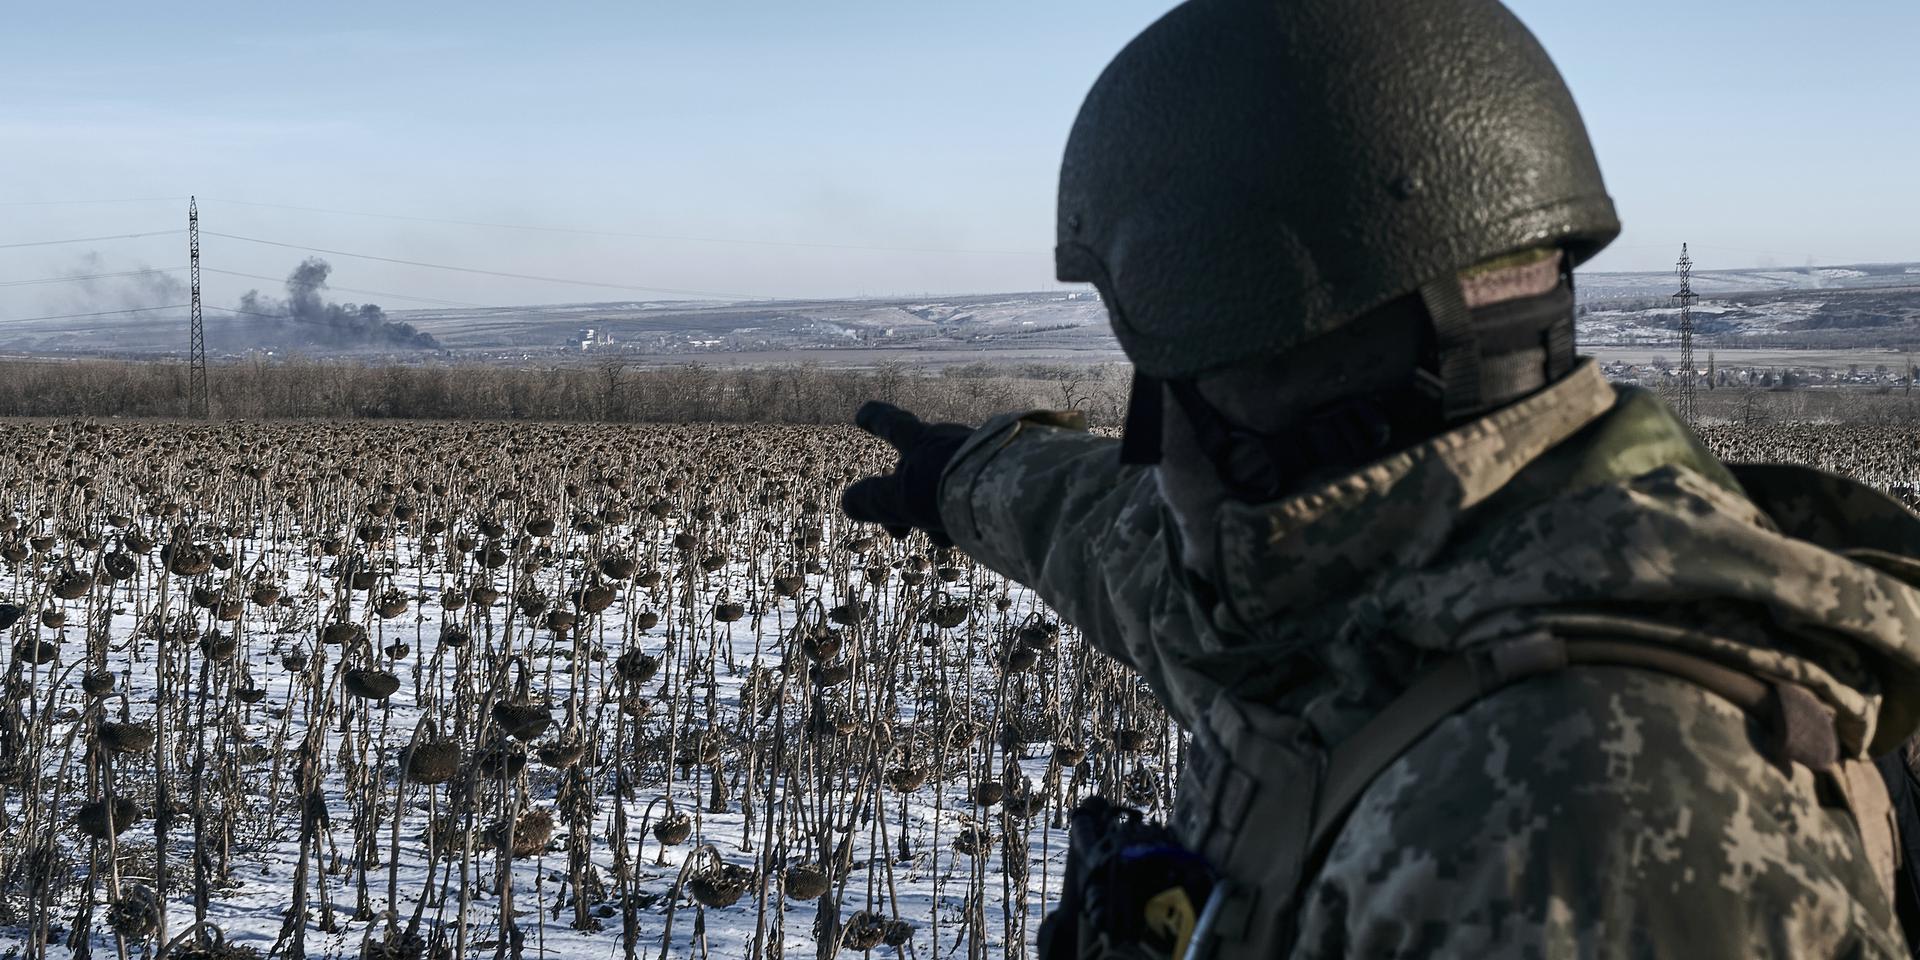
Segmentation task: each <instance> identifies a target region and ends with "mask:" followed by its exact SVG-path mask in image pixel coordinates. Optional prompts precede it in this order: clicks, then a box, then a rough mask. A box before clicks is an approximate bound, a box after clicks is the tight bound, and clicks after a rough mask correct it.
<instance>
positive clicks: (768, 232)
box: [0, 0, 1920, 317]
mask: <svg viewBox="0 0 1920 960" xmlns="http://www.w3.org/2000/svg"><path fill="white" fill-rule="evenodd" d="M1512 5H1513V7H1514V9H1515V10H1516V12H1518V13H1519V15H1520V16H1521V17H1522V19H1524V20H1526V21H1527V22H1528V24H1529V25H1530V26H1532V27H1533V28H1534V30H1535V31H1536V32H1537V33H1538V34H1539V35H1540V37H1541V39H1542V41H1543V42H1544V43H1545V44H1546V46H1547V49H1548V50H1549V51H1550V52H1551V53H1552V54H1553V55H1554V57H1555V59H1556V61H1557V62H1558V63H1559V64H1560V66H1561V69H1562V70H1563V72H1564V73H1565V74H1566V75H1567V78H1568V80H1569V82H1570V84H1571V85H1572V87H1573V90H1574V94H1575V96H1576V98H1577V99H1578V100H1579V102H1580V105H1581V107H1582V109H1583V111H1584V112H1585V115H1586V117H1587V121H1588V125H1589V127H1590V129H1591V132H1592V134H1593V137H1594V140H1595V142H1596V144H1597V147H1598V150H1599V154H1600V158H1601V163H1602V166H1603V168H1604V170H1605V172H1606V174H1607V178H1608V182H1609V186H1610V188H1611V190H1612V192H1613V194H1614V196H1615V199H1616V201H1617V202H1618V204H1619V206H1620V210H1621V215H1622V218H1623V220H1624V221H1625V222H1626V225H1627V231H1626V233H1625V235H1624V236H1623V237H1622V238H1621V240H1620V241H1619V243H1618V245H1617V248H1616V249H1615V250H1614V251H1610V252H1609V253H1608V254H1607V255H1605V256H1604V258H1603V259H1602V260H1600V261H1598V262H1597V263H1596V264H1595V266H1596V267H1597V268H1599V269H1665V268H1667V267H1668V266H1670V265H1671V263H1672V261H1673V257H1674V255H1675V253H1676V252H1677V247H1678V245H1679V244H1680V242H1681V241H1682V240H1689V241H1691V242H1693V243H1694V245H1695V253H1696V256H1697V258H1698V259H1699V260H1700V261H1701V263H1702V264H1703V265H1705V266H1745V265H1754V264H1762V263H1766V264H1778V265H1787V266H1798V265H1801V264H1803V263H1805V262H1806V261H1807V260H1808V259H1809V258H1813V259H1814V260H1816V261H1818V262H1822V263H1832V262H1846V261H1857V260H1869V259H1871V260H1920V230H1917V229H1916V228H1915V226H1914V224H1916V223H1920V183H1917V182H1916V175H1915V169H1916V166H1917V165H1920V116H1916V106H1920V57H1916V56H1915V55H1914V50H1915V46H1916V42H1917V41H1920V4H1915V3H1913V2H1911V0H1854V2H1850V3H1847V4H1836V5H1825V6H1820V5H1814V4H1807V3H1804V2H1801V3H1787V2H1782V0H1743V2H1739V3H1735V2H1731V0H1700V2H1680V3H1654V2H1651V0H1609V2H1604V3H1598V2H1582V3H1575V2H1570V0H1515V2H1514V3H1513V4H1512ZM1170 6H1171V4H1169V3H1167V2H1166V0H975V2H966V3H933V2H901V0H891V2H879V0H872V2H856V0H808V2H803V3H774V2H758V0H756V2H747V0H700V2H679V3H672V4H668V3H659V2H624V3H568V2H558V0H556V2H551V3H544V4H534V3H496V2H483V0H469V2H463V3H446V2H431V3H428V2H411V3H392V2H384V3H363V2H339V3H331V4H324V5H322V4H280V3H261V2H258V0H248V2H186V0H183V2H180V3H151V2H140V3H131V2H119V0H111V2H96V3H47V2H29V0H0V24H3V26H0V283H5V282H9V281H15V280H21V279H32V278H37V277H43V276H48V275H52V274H58V273H62V272H76V271H80V270H82V269H84V270H89V271H94V272H105V269H102V268H103V267H104V268H107V269H129V268H131V267H134V266H139V265H143V264H145V265H152V266H160V267H166V266H177V265H180V264H183V263H184V262H185V259H186V258H185V254H184V251H183V249H181V248H182V246H183V244H182V243H181V240H180V239H179V238H177V237H155V238H146V239H137V240H119V241H110V242H109V241H102V242H98V243H94V244H79V245H73V246H55V247H25V248H14V249H5V245H6V244H9V243H18V242H27V241H38V240H49V239H60V238H65V237H89V236H100V235H106V234H119V233H130V232H138V231H147V230H163V229H168V228H171V227H174V226H176V225H178V224H179V223H180V222H181V220H182V219H183V210H182V208H183V206H184V204H182V203H178V202H173V201H149V202H141V203H111V204H88V205H28V204H23V203H20V201H45V200H119V199H125V198H142V197H176V196H184V195H186V194H188V193H197V194H199V195H200V196H201V197H202V212H203V220H204V225H205V228H206V229H207V230H210V231H220V232H226V233H233V234H239V235H245V236H250V237H258V238H263V239H271V240H278V241H283V242H286V243H292V244H296V245H303V246H314V247H321V248H328V249H333V250H343V251H352V252H360V253H370V254H377V255H380V256H385V257H392V258H400V259H410V260H419V261H428V262H435V263H443V264H454V265H460V266H471V267H480V268H488V269H494V270H502V271H507V272H513V273H523V274H533V275H539V276H544V277H561V278H577V279H589V280H598V281H602V282H606V283H609V284H625V285H632V286H637V287H659V288H667V289H672V290H690V291H703V292H712V293H721V294H741V295H753V296H800V295H804V296H813V295H821V296H832V295H859V294H885V293H910V292H922V291H942V292H959V291H992V290H1030V289H1043V288H1046V287H1048V286H1050V285H1051V278H1052V261H1051V256H1050V254H1049V252H1048V250H1049V247H1050V245H1051V243H1052V239H1053V191H1054V182H1055V176H1056V172H1057V165H1058V162H1059V157H1060V152H1061V148H1062V146H1063V145H1064V143H1065V139H1066V134H1067V129H1068V126H1069V124H1070V122H1071V120H1072V118H1073V115H1074V112H1075V110H1076V109H1077V108H1078V106H1079V102H1080V99H1081V97H1082V96H1083V95H1084V93H1085V92H1086V89H1087V87H1088V86H1089V85H1090V84H1091V83H1092V81H1093V79H1094V77H1095V76H1096V75H1097V74H1098V73H1099V70H1100V68H1101V67H1102V66H1103V65H1104V64H1105V63H1106V61H1107V60H1108V59H1109V58H1110V57H1111V56H1112V55H1113V53H1114V52H1115V51H1117V50H1118V49H1119V48H1120V47H1121V46H1122V45H1123V44H1124V43H1125V42H1126V41H1127V40H1128V39H1129V38H1130V37H1131V36H1133V35H1134V34H1135V33H1136V32H1138V31H1139V30H1140V29H1141V28H1142V27H1144V26H1145V25H1146V24H1147V23H1149V22H1151V21H1152V20H1153V19H1154V18H1155V17H1157V16H1158V15H1159V14H1161V13H1162V12H1164V11H1165V10H1166V9H1168V8H1169V7H1170ZM236 200H239V201H250V202H254V203H271V204H290V205H297V206H306V207H316V208H325V209H329V210H347V211H367V212H375V213H384V214H394V215H402V216H416V217H429V218H450V219H459V220H469V221H485V222H492V223H512V224H526V225H535V226H551V227H578V228H587V229H592V230H600V231H607V232H611V233H627V234H643V235H647V236H607V235H595V234H579V233H561V232H540V231H526V230H507V229H496V228H491V227H480V226H455V225H448V224H439V223H427V222H418V221H409V220H396V219H374V218H365V217H355V216H343V215H337V214H331V213H321V212H311V211H301V210H286V209H273V208H266V207H249V206H238V205H234V204H232V203H227V202H221V201H236ZM664 238H680V239H664ZM688 238H707V239H705V240H695V239H688ZM711 240H733V241H764V242H760V243H742V242H710V241H711ZM784 244H799V245H792V246H790V245H784ZM849 247H851V248H862V249H846V248H849ZM89 251H95V252H97V253H98V254H99V258H98V259H94V260H89V259H86V258H85V256H84V255H85V254H87V253H88V252H89ZM206 254H207V263H208V265H209V266H220V267H223V268H225V269H229V270H235V271H239V272H250V273H257V274H262V275H268V276H275V277H278V276H282V275H284V274H285V273H286V271H287V270H288V268H290V267H291V266H292V264H293V263H294V262H295V261H296V260H297V259H298V258H299V257H300V256H301V254H300V253H298V252H296V251H294V250H288V249H277V248H271V247H262V246H259V245H255V244H250V243H243V242H239V241H233V240H227V239H223V238H209V239H208V240H207V243H206ZM330 259H331V260H332V261H333V262H334V265H335V276H334V280H335V283H336V284H338V285H342V286H348V287H360V288H368V289H373V290H380V291H389V292H395V293H406V294H414V295H418V296H422V297H438V298H445V299H451V300H459V301H466V302H473V303H485V304H496V303H530V302H555V301H578V300H606V299H622V298H626V297H628V296H644V295H643V294H638V293H632V294H629V293H625V292H622V291H621V290H618V289H613V288H595V287H586V286H568V285H562V284H556V283H548V282H542V281H533V280H515V279H506V278H497V277H485V276H477V275H471V274H459V273H448V272H443V271H434V270H425V269H419V268H414V267H407V266H403V265H398V264H391V263H382V262H376V261H366V260H356V259H352V258H347V257H342V256H334V257H331V258H330ZM83 261H84V263H85V264H90V266H84V268H83V266H82V264H83ZM255 285H259V286H269V287H270V286H272V285H271V284H267V283H260V282H256V281H251V280H247V279H243V278H234V277H228V276H224V275H219V276H210V277H209V278H208V290H209V295H210V296H211V297H213V298H215V299H216V301H217V302H230V301H231V299H232V297H234V296H237V294H238V293H239V292H240V291H241V290H242V289H244V288H246V287H248V286H255ZM354 299H371V300H381V301H382V302H385V303H386V304H387V305H388V306H389V307H393V308H404V307H406V306H409V305H410V304H409V303H408V302H407V301H402V300H398V299H384V300H383V299H382V298H379V297H354ZM76 302H78V301H77V300H76V299H75V295H74V294H73V293H72V292H71V291H61V290H58V289H55V288H54V287H53V286H51V285H49V286H11V287H9V286H0V317H10V316H21V315H25V314H28V313H31V312H32V311H35V310H49V309H60V308H63V307H66V306H70V305H72V304H74V303H76ZM414 305H417V304H414Z"/></svg>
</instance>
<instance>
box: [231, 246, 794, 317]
mask: <svg viewBox="0 0 1920 960" xmlns="http://www.w3.org/2000/svg"><path fill="white" fill-rule="evenodd" d="M205 233H206V235H207V236H209V237H223V238H225V239H228V240H239V241H242V242H245V243H258V244H264V245H266V246H269V247H284V248H286V249H288V250H302V251H305V252H307V253H324V254H326V255H328V256H332V257H354V258H356V259H360V260H377V261H379V262H381V263H397V264H401V265H402V266H409V267H426V268H428V269H431V270H451V271H454V272H456V273H474V274H479V275H481V276H488V277H505V278H507V279H510V280H533V281H536V282H539V283H560V284H567V285H569V286H576V287H602V288H605V289H609V290H629V291H634V292H638V293H668V294H673V295H675V296H683V297H705V298H711V299H718V300H765V299H769V298H767V297H755V296H749V295H747V294H744V293H719V292H716V291H712V290H681V289H676V288H674V287H646V286H640V285H637V284H630V283H606V282H603V281H599V280H573V279H568V278H566V277H543V276H539V275H537V274H531V273H508V272H507V271H504V270H485V269H481V268H479V267H456V266H451V265H448V264H444V263H426V262H424V261H420V260H402V259H399V258H397V257H380V256H375V255H373V254H370V253H351V252H349V251H346V250H328V249H325V248H323V247H309V246H304V245H301V244H297V243H281V242H279V241H277V240H262V239H260V238H258V237H242V236H236V235H234V234H231V233H215V232H214V231H212V230H208V231H205Z"/></svg>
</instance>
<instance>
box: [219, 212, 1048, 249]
mask: <svg viewBox="0 0 1920 960" xmlns="http://www.w3.org/2000/svg"><path fill="white" fill-rule="evenodd" d="M207 202H209V203H226V204H232V205H234V206H241V207H264V208H268V209H273V210H300V211H304V212H306V213H325V214H331V215H334V216H342V217H371V218H374V219H377V220H405V221H409V222H412V223H444V224H451V225H454V226H461V227H487V228H490V229H495V230H535V231H539V232H541V233H574V234H581V235H585V236H591V237H626V238H629V239H634V240H666V241H670V242H675V243H730V244H739V245H743V246H754V247H799V248H803V249H818V250H863V251H869V252H874V253H936V254H975V255H981V256H995V257H1030V256H1039V255H1043V254H1047V253H1050V252H1051V251H1046V250H968V249H957V248H943V247H886V246H873V245H868V244H857V243H820V242H814V241H806V240H755V239H746V238H741V237H697V236H683V235H678V234H660V233H631V232H628V231H624V230H595V229H591V228H587V227H546V226H538V225H535V224H529V223H493V222H489V221H485V220H456V219H451V218H447V217H415V216H407V215H405V214H398V213H368V212H366V211H362V210H330V209H327V208H325V207H303V206H297V205H295V204H290V203H255V202H251V201H247V200H221V199H218V198H214V197H208V198H207Z"/></svg>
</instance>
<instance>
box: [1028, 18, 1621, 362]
mask: <svg viewBox="0 0 1920 960" xmlns="http://www.w3.org/2000/svg"><path fill="white" fill-rule="evenodd" d="M1058 229H1059V244H1058V246H1057V248H1056V251H1055V257H1056V265H1057V268H1058V274H1059V277H1060V279H1061V280H1063V281H1069V282H1091V283H1093V284H1094V285H1095V286H1096V287H1098V288H1099V290H1100V292H1101V295H1102V297H1103V298H1104V299H1105V300H1106V305H1107V309H1108V312H1109V314H1110V315H1111V318H1112V321H1113V327H1114V332H1115V333H1116V334H1117V335H1118V337H1119V340H1120V345H1121V347H1122V348H1124V349H1125V350H1126V352H1127V355H1128V357H1130V358H1131V359H1132V360H1133V362H1134V364H1135V366H1136V367H1137V368H1138V370H1139V371H1140V372H1141V373H1142V374H1145V375H1147V376H1149V377H1154V378H1159V379H1181V378H1192V377H1195V376H1198V375H1200V374H1203V373H1206V372H1210V371H1213V370H1217V369H1219V368H1221V367H1224V366H1228V365H1230V364H1234V363H1239V362H1244V361H1247V360H1252V359H1260V358H1265V357H1271V356H1275V355H1278V354H1280V353H1281V352H1283V351H1285V350H1286V349H1287V348H1288V347H1290V346H1293V345H1295V344H1298V343H1300V342H1302V341H1305V340H1308V339H1311V338H1313V337H1316V336H1319V335H1321V334H1324V333H1326V332H1328V331H1330V330H1333V329H1335V328H1337V327H1339V326H1340V325H1342V324H1344V323H1347V322H1349V321H1351V320H1353V319H1355V318H1356V317H1359V316H1362V315H1364V314H1366V313H1367V312H1368V311H1370V310H1373V309H1374V308H1377V307H1379V306H1381V305H1383V304H1386V303H1388V302H1389V301H1392V300H1394V299H1395V298H1397V297H1400V296H1403V295H1406V294H1409V293H1411V292H1413V291H1416V290H1420V289H1422V287H1423V286H1424V285H1426V284H1429V283H1432V282H1435V281H1436V280H1438V279H1439V278H1442V277H1452V276H1454V275H1455V274H1457V273H1458V271H1460V270H1463V269H1465V268H1468V267H1470V266H1473V265H1475V264H1478V263H1481V262H1484V261H1487V260H1489V259H1492V258H1494V257H1498V256H1501V255H1504V254H1509V253H1513V252H1516V251H1521V250H1526V249H1530V248H1536V247H1542V246H1558V247H1561V248H1563V249H1565V250H1566V251H1567V257H1568V261H1569V267H1570V266H1571V265H1572V264H1574V263H1578V262H1580V261H1582V260H1585V259H1586V258H1588V257H1591V256H1592V255H1593V254H1595V253H1597V252H1598V251H1599V250H1600V249H1601V248H1602V247H1604V246H1606V244H1607V243H1608V242H1609V241H1611V240H1612V239H1613V238H1614V236H1615V235H1617V234H1618V233H1619V232H1620V225H1619V221H1618V220H1617V219H1616V218H1615V216H1614V211H1613V203H1612V201H1611V200H1610V199H1609V198H1608V196H1607V192H1606V188H1605V185H1604V184H1602V182H1601V179H1600V169H1599V165H1598V164H1597V163H1596V162H1595V160H1594V156H1593V148H1592V146H1591V145H1590V144H1589V143H1588V141H1587V133H1586V128H1585V126H1584V125H1583V124H1582V123H1581V121H1580V114H1579V112H1578V111H1577V110H1576V109H1575V108H1574V104H1573V98H1572V96H1571V95H1570V94H1569V93H1568V91H1567V88H1566V85H1565V84H1564V83H1563V82H1562V81H1561V79H1560V74H1559V72H1558V71H1557V70H1555V69H1554V66H1553V62H1552V61H1551V60H1549V59H1548V57H1547V54H1546V52H1545V51H1544V50H1542V49H1541V47H1540V45H1539V43H1538V42H1537V41H1535V39H1534V38H1533V35H1532V34H1531V33H1529V32H1528V31H1527V29H1526V27H1524V26H1522V25H1521V23H1520V21H1519V20H1518V19H1516V18H1515V17H1514V16H1513V14H1512V13H1511V12H1510V11H1508V10H1507V9H1506V8H1505V7H1503V6H1501V5H1500V4H1499V3H1498V2H1496V0H1420V2H1417V3H1412V2H1407V0H1189V2H1187V3H1183V4H1181V5H1180V6H1179V7H1177V8H1175V9H1174V10H1173V11H1172V12H1170V13H1168V14H1167V15H1166V16H1165V17H1163V18H1161V19H1160V20H1159V21H1158V22H1157V23H1155V24H1154V25H1152V26H1151V27H1148V28H1147V30H1146V31H1145V32H1144V33H1142V34H1141V35H1140V36H1139V37H1137V38H1135V39H1134V40H1133V42H1132V43H1130V44H1128V46H1127V47H1126V49H1124V50H1122V51H1121V52H1120V55H1119V56H1117V57H1115V58H1114V60H1113V62H1112V63H1111V64H1109V65H1108V66H1107V69H1106V71H1105V72H1104V73H1103V74H1102V75H1101V76H1100V79H1099V80H1098V81H1097V82H1096V83H1095V84H1094V87H1093V90H1092V92H1090V93H1089V94H1088V95H1087V99H1086V103H1085V104H1084V105H1083V106H1082V107H1081V109H1080V115H1079V118H1078V120H1076V121H1075V123H1074V127H1073V133H1072V136H1071V137H1070V139H1069V140H1068V143H1067V151H1066V158H1065V161H1064V162H1063V163H1062V165H1061V170H1060V210H1059V228H1058Z"/></svg>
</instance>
